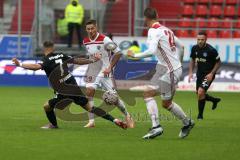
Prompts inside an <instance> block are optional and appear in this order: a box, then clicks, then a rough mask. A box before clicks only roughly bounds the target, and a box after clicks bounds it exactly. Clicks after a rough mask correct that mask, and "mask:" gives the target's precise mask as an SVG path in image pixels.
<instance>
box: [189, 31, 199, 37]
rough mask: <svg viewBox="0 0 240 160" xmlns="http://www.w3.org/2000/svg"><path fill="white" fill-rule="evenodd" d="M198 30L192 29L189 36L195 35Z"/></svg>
mask: <svg viewBox="0 0 240 160" xmlns="http://www.w3.org/2000/svg"><path fill="white" fill-rule="evenodd" d="M197 34H198V31H197V30H192V31H191V32H190V37H197Z"/></svg>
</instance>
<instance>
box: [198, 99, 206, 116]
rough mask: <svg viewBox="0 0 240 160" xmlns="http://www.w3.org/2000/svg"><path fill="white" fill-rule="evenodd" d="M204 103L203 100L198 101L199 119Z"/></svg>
mask: <svg viewBox="0 0 240 160" xmlns="http://www.w3.org/2000/svg"><path fill="white" fill-rule="evenodd" d="M205 103H206V100H205V99H201V100H198V115H199V116H201V117H202V116H203V111H204V107H205Z"/></svg>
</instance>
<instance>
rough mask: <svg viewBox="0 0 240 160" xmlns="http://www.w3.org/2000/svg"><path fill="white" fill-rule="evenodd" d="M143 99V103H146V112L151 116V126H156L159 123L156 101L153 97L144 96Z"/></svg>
mask: <svg viewBox="0 0 240 160" xmlns="http://www.w3.org/2000/svg"><path fill="white" fill-rule="evenodd" d="M144 100H145V103H146V106H147V110H148V114H149V116H150V118H151V121H152V127H156V126H158V125H159V118H158V107H157V103H156V101H155V99H154V98H153V97H151V98H146V99H144Z"/></svg>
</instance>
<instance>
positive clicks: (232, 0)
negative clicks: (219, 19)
mask: <svg viewBox="0 0 240 160" xmlns="http://www.w3.org/2000/svg"><path fill="white" fill-rule="evenodd" d="M226 4H230V5H236V4H237V0H226Z"/></svg>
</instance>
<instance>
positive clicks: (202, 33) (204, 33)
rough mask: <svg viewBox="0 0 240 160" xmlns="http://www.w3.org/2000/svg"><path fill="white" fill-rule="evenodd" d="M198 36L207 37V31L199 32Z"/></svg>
mask: <svg viewBox="0 0 240 160" xmlns="http://www.w3.org/2000/svg"><path fill="white" fill-rule="evenodd" d="M198 35H203V36H205V37H207V33H206V32H205V31H200V32H198Z"/></svg>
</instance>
